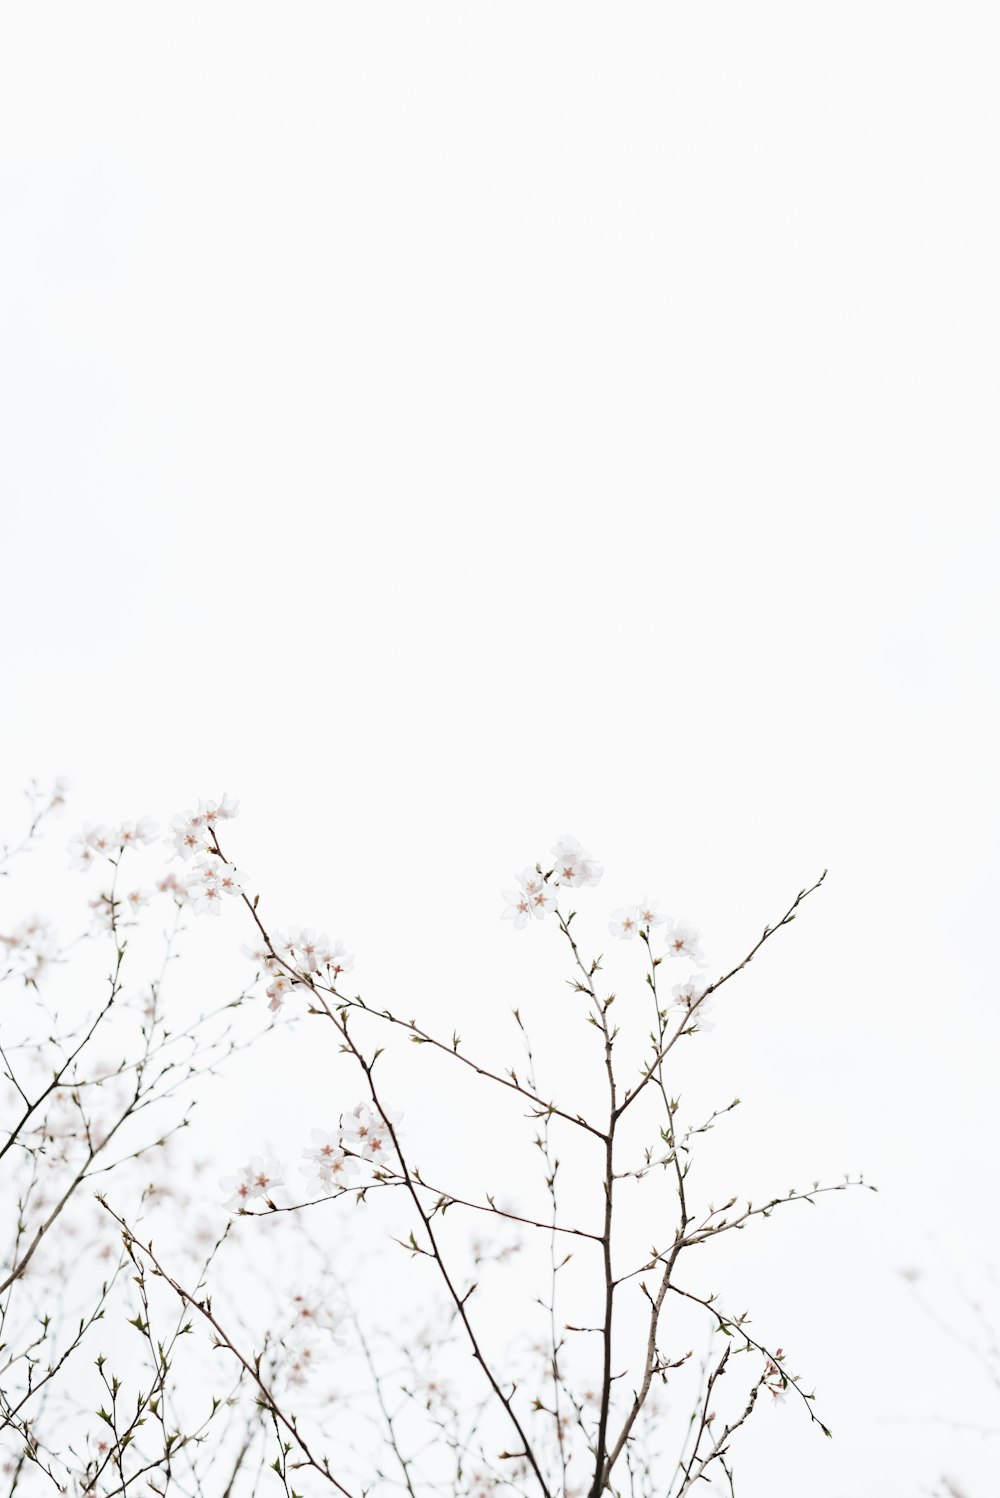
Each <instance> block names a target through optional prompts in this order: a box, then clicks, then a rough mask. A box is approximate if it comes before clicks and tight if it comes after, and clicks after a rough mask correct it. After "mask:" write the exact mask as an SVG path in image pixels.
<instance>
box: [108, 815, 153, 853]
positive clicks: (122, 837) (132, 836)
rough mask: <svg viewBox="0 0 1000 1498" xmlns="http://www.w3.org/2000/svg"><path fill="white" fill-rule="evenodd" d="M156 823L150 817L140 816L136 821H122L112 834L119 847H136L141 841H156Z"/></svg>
mask: <svg viewBox="0 0 1000 1498" xmlns="http://www.w3.org/2000/svg"><path fill="white" fill-rule="evenodd" d="M158 830H159V829H158V827H157V824H156V823H155V822H154V821H153V819H152V817H140V818H139V820H138V822H122V823H120V824H119V826H118V830H117V831H116V832H115V834H114V838H115V843H116V845H117V846H118V847H119V848H137V847H139V846H140V844H142V843H152V842H155V841H156V836H157V832H158Z"/></svg>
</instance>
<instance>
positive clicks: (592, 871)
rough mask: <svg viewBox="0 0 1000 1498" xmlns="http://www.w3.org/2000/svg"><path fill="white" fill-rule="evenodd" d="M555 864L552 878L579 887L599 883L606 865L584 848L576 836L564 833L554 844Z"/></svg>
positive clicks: (575, 887) (559, 882)
mask: <svg viewBox="0 0 1000 1498" xmlns="http://www.w3.org/2000/svg"><path fill="white" fill-rule="evenodd" d="M552 853H553V856H554V858H555V866H554V868H553V871H552V878H553V880H554V881H555V883H556V884H566V885H569V887H570V888H571V889H578V888H579V887H580V886H581V885H583V884H599V883H600V880H601V875H602V874H603V873H604V866H603V864H600V863H598V862H597V860H596V859H594V858H592V857H591V856H590V854H589V853H588V852H587V850H586V848H582V847H581V846H580V844H579V843H578V842H577V840H576V838H575V837H570V835H569V833H564V834H563V836H562V837H560V838H557V840H556V841H555V842H554V843H553V845H552Z"/></svg>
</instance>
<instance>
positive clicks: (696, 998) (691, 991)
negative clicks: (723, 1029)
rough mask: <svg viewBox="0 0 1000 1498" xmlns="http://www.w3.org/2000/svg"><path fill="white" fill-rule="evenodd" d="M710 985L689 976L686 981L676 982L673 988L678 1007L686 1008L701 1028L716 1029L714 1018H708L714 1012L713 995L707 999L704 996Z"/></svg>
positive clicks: (675, 1002)
mask: <svg viewBox="0 0 1000 1498" xmlns="http://www.w3.org/2000/svg"><path fill="white" fill-rule="evenodd" d="M708 987H709V985H708V983H705V982H702V980H701V979H700V978H697V977H694V978H689V979H688V980H687V982H686V983H675V984H674V986H673V988H672V989H671V992H672V994H673V997H674V1004H675V1005H676V1007H677V1008H678V1009H683V1010H686V1011H687V1013H688V1014H690V1015H691V1018H692V1019H693V1020H694V1023H695V1024H696V1025H697V1026H698V1029H699V1030H714V1029H715V1022H714V1020H710V1019H709V1018H708V1016H709V1014H710V1013H711V1012H712V999H711V996H709V998H707V999H706V998H704V997H703V994H704V993H705V991H706V989H707V988H708ZM692 1011H693V1012H692Z"/></svg>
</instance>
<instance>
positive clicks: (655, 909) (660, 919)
mask: <svg viewBox="0 0 1000 1498" xmlns="http://www.w3.org/2000/svg"><path fill="white" fill-rule="evenodd" d="M666 919H667V918H666V916H665V915H663V914H662V913H661V911H660V909H659V903H658V901H656V900H647V899H645V898H643V899H642V900H640V901H639V924H640V925H641V926H645V928H646V930H647V931H651V930H653V928H654V927H656V926H662V925H663V923H664V922H665V921H666Z"/></svg>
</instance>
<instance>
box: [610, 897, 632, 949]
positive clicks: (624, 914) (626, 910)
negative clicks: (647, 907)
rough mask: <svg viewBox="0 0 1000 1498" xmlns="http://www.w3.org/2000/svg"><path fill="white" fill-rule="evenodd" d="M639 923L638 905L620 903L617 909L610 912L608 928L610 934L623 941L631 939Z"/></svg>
mask: <svg viewBox="0 0 1000 1498" xmlns="http://www.w3.org/2000/svg"><path fill="white" fill-rule="evenodd" d="M639 924H640V922H639V907H638V905H622V906H620V907H619V909H618V910H614V911H612V912H611V919H610V921H609V922H608V930H609V931H610V932H611V935H612V936H617V937H620V938H621V939H622V940H623V941H631V940H632V938H633V936H635V934H636V932H637V931H638V930H639Z"/></svg>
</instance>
